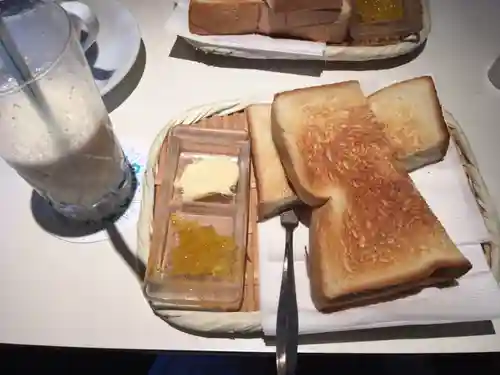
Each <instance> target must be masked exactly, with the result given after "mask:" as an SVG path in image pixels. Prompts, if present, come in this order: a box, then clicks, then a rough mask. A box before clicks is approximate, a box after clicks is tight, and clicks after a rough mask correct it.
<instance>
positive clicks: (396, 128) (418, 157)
mask: <svg viewBox="0 0 500 375" xmlns="http://www.w3.org/2000/svg"><path fill="white" fill-rule="evenodd" d="M368 102H369V103H370V108H371V110H372V111H373V112H374V113H375V116H376V117H377V118H378V119H379V120H380V121H381V122H382V123H384V125H385V133H386V135H387V137H388V138H389V141H390V142H391V145H392V146H393V147H394V149H395V152H396V155H395V157H396V158H397V159H398V160H400V161H401V162H402V163H403V165H404V167H405V169H406V170H407V171H408V172H410V171H413V170H415V169H418V168H421V167H423V166H426V165H429V164H432V163H436V162H438V161H441V160H442V159H443V158H444V157H445V155H446V152H447V150H448V145H449V141H450V134H449V132H448V127H447V125H446V122H445V120H444V117H443V111H442V109H441V103H440V102H439V98H438V95H437V92H436V87H435V86H434V81H433V80H432V78H431V77H428V76H424V77H418V78H413V79H410V80H407V81H403V82H399V83H396V84H393V85H391V86H388V87H385V88H383V89H381V90H379V91H377V92H375V93H373V94H372V95H370V96H369V97H368Z"/></svg>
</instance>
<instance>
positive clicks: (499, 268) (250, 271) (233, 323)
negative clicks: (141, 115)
mask: <svg viewBox="0 0 500 375" xmlns="http://www.w3.org/2000/svg"><path fill="white" fill-rule="evenodd" d="M252 102H253V101H252V100H249V101H243V100H237V101H230V102H220V103H214V104H211V105H207V106H202V107H197V108H194V109H192V110H189V111H187V112H185V113H184V114H182V115H181V116H179V117H178V118H176V119H174V120H172V121H171V122H170V123H169V124H168V125H167V126H166V127H165V129H164V130H162V131H161V132H160V134H159V135H158V137H157V138H156V140H155V142H154V143H153V145H152V147H151V152H150V156H149V160H148V165H147V168H146V171H145V175H144V183H143V200H142V205H141V213H140V218H139V223H138V255H139V257H140V258H141V260H143V261H144V262H145V263H146V262H147V259H148V255H149V246H150V238H151V233H152V221H153V217H154V202H155V200H154V197H155V194H157V191H158V181H159V178H158V175H157V171H158V166H159V165H161V164H162V163H164V158H165V153H164V149H165V144H166V136H167V133H168V129H169V128H171V127H172V126H175V125H178V124H195V123H197V122H199V121H200V120H202V119H204V118H208V117H210V116H214V115H220V116H223V115H228V114H231V113H235V112H239V111H242V110H243V109H244V108H246V107H247V106H249V105H250V104H253V103H252ZM445 119H446V123H447V124H448V128H449V131H450V134H451V136H452V137H453V139H454V141H455V143H456V144H457V148H458V151H459V154H460V156H461V159H462V164H463V167H464V170H465V172H466V174H467V177H468V179H469V183H470V187H471V190H472V192H473V193H474V196H475V198H476V201H477V203H478V206H479V209H480V211H481V214H482V216H483V218H484V221H485V224H486V226H487V228H488V230H489V232H490V235H491V241H490V242H488V243H485V244H483V249H484V253H485V256H486V259H487V261H488V264H489V265H490V267H491V269H492V272H493V274H494V276H495V278H496V279H497V280H500V221H499V219H498V214H497V212H496V209H495V206H494V204H493V202H492V200H491V197H490V195H489V193H488V190H487V188H486V185H485V183H484V180H483V178H482V176H481V173H480V172H479V169H478V167H477V163H476V160H475V157H474V154H473V153H472V150H471V148H470V145H469V143H468V141H467V138H466V136H465V134H464V132H463V131H462V129H461V127H460V125H459V124H458V123H457V121H456V120H455V119H454V118H453V117H452V116H451V114H449V113H447V112H445ZM209 125H210V123H209V122H206V121H202V122H201V123H200V124H199V126H209ZM162 158H163V159H162ZM252 175H253V172H252ZM252 178H253V180H252V181H253V182H252V185H251V186H252V194H251V198H250V207H251V208H253V210H251V213H250V223H249V248H248V253H249V256H248V261H247V270H246V283H245V297H244V303H243V306H242V309H241V311H239V312H204V311H182V310H172V309H167V308H165V307H162V305H161V304H159V303H151V308H152V309H153V311H154V312H155V313H156V314H157V315H158V316H160V317H161V318H162V319H164V320H166V321H167V322H168V323H170V324H172V325H174V326H177V327H180V328H183V329H187V330H190V331H191V332H194V333H208V332H210V333H219V334H223V333H225V334H227V333H251V332H259V331H261V325H260V313H259V311H258V310H259V306H258V300H259V298H258V295H259V273H258V248H257V243H258V241H257V224H256V222H257V212H256V207H257V191H256V187H255V178H254V176H253V177H252Z"/></svg>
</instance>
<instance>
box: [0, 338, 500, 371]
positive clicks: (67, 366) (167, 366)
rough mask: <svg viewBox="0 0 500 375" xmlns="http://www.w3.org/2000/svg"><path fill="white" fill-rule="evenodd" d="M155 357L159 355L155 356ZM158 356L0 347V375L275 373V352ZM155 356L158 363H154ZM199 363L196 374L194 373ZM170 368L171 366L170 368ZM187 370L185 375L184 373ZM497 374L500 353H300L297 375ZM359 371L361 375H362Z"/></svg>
mask: <svg viewBox="0 0 500 375" xmlns="http://www.w3.org/2000/svg"><path fill="white" fill-rule="evenodd" d="M158 355H160V356H161V357H159V356H158ZM211 356H212V357H210V356H207V355H206V354H203V355H200V354H196V353H194V354H193V353H189V354H188V353H181V352H175V353H160V352H140V351H118V350H97V349H66V348H65V349H61V348H43V347H28V346H23V347H21V346H12V345H0V374H2V375H4V374H35V373H36V374H71V373H73V372H75V371H76V372H77V373H85V374H89V375H90V374H92V375H100V374H120V375H127V374H131V375H132V374H134V375H141V374H152V375H153V374H154V375H157V374H165V375H170V374H172V375H184V374H189V375H193V374H208V375H211V374H214V375H215V374H217V375H226V374H231V375H233V374H234V375H237V374H238V375H250V374H252V375H267V374H276V367H275V360H274V354H272V353H268V354H250V353H246V354H242V355H237V354H218V353H215V354H212V355H211ZM157 358H161V360H159V361H157V362H156V364H155V361H156V360H157ZM196 363H198V364H199V366H198V367H201V370H200V369H199V370H200V371H195V372H193V370H192V368H193V366H194V365H195V364H196ZM174 364H175V365H174ZM186 366H188V367H189V366H191V370H190V371H189V372H185V371H183V369H184V368H186ZM358 370H359V373H367V372H369V373H371V374H390V375H392V374H398V375H400V374H403V375H412V374H426V375H427V374H440V375H441V374H455V375H456V374H459V373H460V374H473V375H480V374H498V373H499V370H500V354H499V353H491V354H453V355H340V354H339V355H336V354H331V355H318V354H315V355H300V356H299V362H298V370H297V375H306V374H317V375H322V374H325V375H326V374H329V375H330V374H338V375H352V372H353V371H358ZM361 371H362V372H361Z"/></svg>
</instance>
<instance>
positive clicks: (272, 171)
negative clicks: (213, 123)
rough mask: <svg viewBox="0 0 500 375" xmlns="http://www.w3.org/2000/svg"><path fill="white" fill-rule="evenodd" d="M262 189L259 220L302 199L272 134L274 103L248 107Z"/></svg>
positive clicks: (253, 150)
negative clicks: (279, 153) (272, 107)
mask: <svg viewBox="0 0 500 375" xmlns="http://www.w3.org/2000/svg"><path fill="white" fill-rule="evenodd" d="M246 114H247V119H248V124H249V130H250V139H251V147H252V159H253V163H254V167H255V177H256V182H257V192H258V199H259V205H258V216H259V220H265V219H268V218H271V217H273V216H276V215H279V214H280V213H281V212H283V211H285V210H287V209H289V208H290V207H291V206H294V205H296V204H298V203H299V202H300V201H299V199H298V198H297V197H296V196H295V193H294V192H293V190H292V189H291V188H290V185H289V184H288V180H287V178H286V175H285V171H284V170H283V166H282V165H281V161H280V158H279V156H278V153H277V151H276V147H275V146H274V143H273V139H272V136H271V105H270V104H255V105H251V106H249V107H248V108H247V109H246Z"/></svg>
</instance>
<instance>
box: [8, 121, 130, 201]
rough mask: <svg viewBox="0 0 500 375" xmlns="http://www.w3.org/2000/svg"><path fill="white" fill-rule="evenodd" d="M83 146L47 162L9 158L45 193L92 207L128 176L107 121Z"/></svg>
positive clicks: (31, 183) (49, 196)
mask: <svg viewBox="0 0 500 375" xmlns="http://www.w3.org/2000/svg"><path fill="white" fill-rule="evenodd" d="M79 146H80V147H77V148H74V149H72V150H70V151H69V152H67V153H65V154H64V155H60V156H59V157H57V158H52V159H51V160H48V161H46V162H43V161H40V162H37V163H27V162H26V161H24V162H22V161H20V160H18V161H15V162H14V161H8V162H9V164H10V165H11V166H12V167H13V168H15V169H16V170H17V172H18V173H19V174H20V175H21V176H22V177H23V178H24V179H25V180H26V181H27V182H28V183H29V184H30V185H31V186H33V187H34V188H35V189H36V190H38V191H39V192H40V193H41V194H42V195H46V196H47V197H48V198H50V199H52V200H55V201H57V202H60V203H65V204H74V205H79V206H85V207H92V206H93V205H94V204H95V203H97V202H98V201H99V200H100V199H101V198H102V197H103V196H104V195H106V194H107V193H109V192H110V191H112V190H115V189H118V187H119V185H120V183H121V182H122V181H123V179H124V173H123V169H122V168H120V163H121V162H122V160H123V156H122V151H121V149H120V146H119V145H118V143H117V142H116V139H115V136H114V135H113V133H112V132H111V131H110V129H109V128H108V124H107V123H102V124H99V126H98V127H97V129H96V132H95V133H94V134H90V135H89V137H88V138H87V139H82V142H81V145H79Z"/></svg>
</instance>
